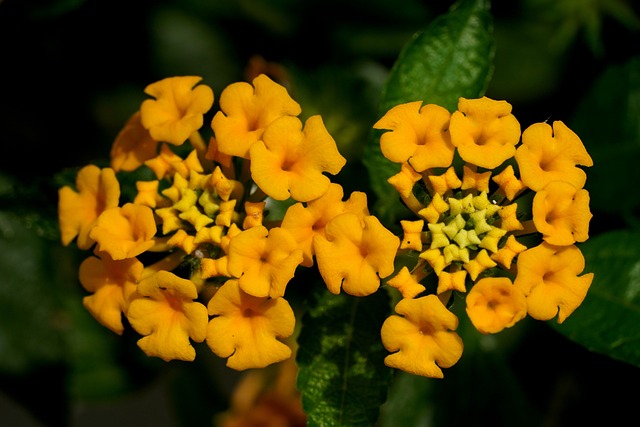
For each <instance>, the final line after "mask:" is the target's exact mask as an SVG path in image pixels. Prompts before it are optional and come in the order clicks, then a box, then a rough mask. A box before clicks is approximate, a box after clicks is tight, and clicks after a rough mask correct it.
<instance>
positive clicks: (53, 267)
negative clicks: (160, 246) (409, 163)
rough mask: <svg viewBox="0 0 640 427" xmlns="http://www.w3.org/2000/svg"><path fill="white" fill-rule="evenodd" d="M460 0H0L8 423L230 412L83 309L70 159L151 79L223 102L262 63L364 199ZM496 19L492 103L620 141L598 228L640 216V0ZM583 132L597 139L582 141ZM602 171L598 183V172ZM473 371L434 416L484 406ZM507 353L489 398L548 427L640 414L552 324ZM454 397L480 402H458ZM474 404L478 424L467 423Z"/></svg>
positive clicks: (632, 371) (522, 336) (180, 370)
mask: <svg viewBox="0 0 640 427" xmlns="http://www.w3.org/2000/svg"><path fill="white" fill-rule="evenodd" d="M452 4H453V2H452V1H419V0H377V1H370V0H369V1H365V0H323V1H319V0H307V1H305V2H301V1H295V0H238V1H198V0H180V1H178V0H159V1H151V0H138V1H135V2H132V1H125V0H111V1H104V0H102V1H101V0H30V1H24V0H2V1H0V76H1V79H0V89H1V91H0V138H1V141H2V149H3V153H2V155H0V425H2V426H3V427H4V426H6V427H13V426H16V427H22V426H25V427H26V426H33V427H39V426H77V427H83V426H92V427H97V426H112V425H119V426H134V425H135V426H146V425H153V426H155V427H163V426H191V425H194V426H203V425H212V419H213V417H214V416H215V414H217V413H219V412H221V411H224V410H225V409H226V408H227V407H228V405H229V393H230V391H231V389H232V386H233V384H234V381H235V380H236V379H237V375H238V374H237V373H235V372H230V371H229V370H228V369H227V368H225V366H224V361H223V360H218V359H217V358H216V357H215V356H214V355H213V354H211V352H209V351H207V349H206V348H202V349H200V351H198V358H197V359H196V362H194V363H180V362H171V363H169V364H167V363H164V362H162V361H160V360H151V359H148V358H146V357H145V356H144V354H143V353H142V352H141V351H140V350H139V349H138V347H137V346H136V344H135V341H136V340H137V338H138V337H137V336H134V334H133V333H131V335H129V334H128V333H127V332H125V334H124V336H123V337H118V336H115V335H114V334H113V333H111V332H110V331H108V330H107V329H106V328H103V327H101V326H100V325H98V324H97V322H95V321H94V319H93V318H92V317H91V316H90V315H89V314H88V313H87V312H85V310H84V308H83V307H82V303H81V299H82V296H83V290H82V288H81V286H80V284H79V282H78V281H77V267H78V265H79V262H80V261H81V260H82V259H83V257H84V256H85V254H80V253H78V252H77V251H76V250H75V249H74V248H72V247H67V248H64V247H62V246H61V245H60V244H59V236H58V234H57V233H58V232H57V228H56V227H57V224H56V220H57V218H56V209H57V188H58V186H59V185H61V184H62V183H66V181H65V171H67V172H68V171H75V168H78V167H81V166H84V165H86V164H88V163H95V164H99V165H105V164H106V162H107V161H108V154H109V150H110V147H111V144H112V142H113V140H114V138H115V136H116V134H117V133H118V131H119V130H120V128H121V127H122V126H123V124H124V123H125V121H126V120H127V119H128V117H129V116H130V115H131V114H132V113H133V112H134V111H135V110H137V108H138V106H139V104H140V102H141V101H142V100H143V99H145V98H146V96H145V95H144V93H143V89H144V87H145V86H146V85H148V84H149V83H152V82H155V81H157V80H160V79H162V78H164V77H168V76H174V75H198V76H202V77H203V83H206V84H208V85H209V86H211V87H212V88H213V90H214V93H215V96H216V101H217V99H218V97H219V94H220V92H221V90H222V89H223V88H224V87H226V86H227V85H228V84H230V83H232V82H236V81H240V80H247V81H250V80H251V78H252V76H255V75H256V74H258V73H261V72H264V73H267V74H269V75H271V76H273V77H275V78H276V79H277V80H278V81H280V82H281V83H282V84H284V85H285V86H286V87H287V88H288V89H289V91H290V93H291V95H292V97H293V98H294V99H295V100H297V101H298V102H299V103H300V104H301V106H302V110H303V114H304V115H306V116H308V115H312V114H321V115H322V116H323V119H324V121H325V124H326V126H327V128H328V129H329V131H330V133H331V134H332V135H333V136H334V138H335V139H336V142H337V144H338V147H339V149H340V151H341V152H342V153H343V155H345V157H347V159H348V160H349V166H348V170H347V171H346V172H345V174H346V175H345V176H343V177H342V180H343V184H344V186H345V187H346V188H345V193H347V191H351V190H353V189H356V188H357V189H361V190H365V191H366V190H367V182H366V173H364V171H365V169H364V166H363V165H362V164H361V162H360V154H361V149H362V145H363V144H364V142H365V141H366V139H367V137H368V135H369V130H370V128H371V125H372V124H373V123H374V122H375V121H376V120H377V118H378V111H377V105H378V98H379V97H380V94H381V89H382V85H383V84H384V81H385V78H386V76H387V73H388V72H389V69H390V67H391V66H392V65H393V63H394V61H395V60H396V58H397V57H398V54H399V53H400V51H401V49H402V47H403V46H404V45H405V44H406V43H407V42H408V41H409V40H410V39H411V37H412V35H413V34H414V33H416V32H417V31H419V30H421V29H423V28H424V27H425V26H426V25H428V23H429V22H431V21H432V20H433V19H434V18H435V17H437V16H439V15H440V14H442V13H444V12H446V11H447V10H448V9H449V7H450V6H451V5H452ZM492 13H493V17H494V34H495V41H496V51H495V60H494V63H495V71H494V75H493V79H492V81H491V84H490V86H489V87H488V90H487V96H489V97H492V98H495V99H506V100H508V101H509V102H510V103H511V104H512V105H513V112H514V114H515V115H516V117H517V118H518V119H519V120H520V122H521V123H523V124H526V125H528V124H531V123H534V122H540V121H544V120H548V119H549V120H562V121H564V122H565V123H568V124H569V125H570V127H572V128H573V129H574V130H576V131H577V133H578V134H579V135H581V137H582V138H583V141H584V142H585V144H586V145H587V146H588V147H590V145H589V144H591V146H592V147H593V146H594V145H597V147H596V148H597V149H599V150H601V151H602V152H607V151H611V150H614V152H615V150H616V149H617V148H624V150H623V151H620V152H624V153H626V154H625V158H624V159H618V160H616V158H615V157H610V158H611V162H613V163H615V162H616V161H620V162H621V163H620V164H621V165H622V166H620V167H619V168H617V169H618V170H617V171H616V172H615V173H616V175H615V176H612V177H611V180H612V181H611V187H612V188H611V192H610V193H608V194H605V195H602V196H592V197H594V201H595V202H596V205H595V207H594V208H592V209H593V211H594V218H593V220H592V222H591V233H592V234H597V233H598V232H601V231H608V230H614V229H617V228H624V227H627V226H628V225H629V224H630V223H635V224H636V225H637V213H638V207H639V206H640V203H638V198H637V197H635V196H629V193H630V192H631V189H630V188H629V187H626V188H621V185H620V184H626V183H636V182H639V181H640V172H639V168H637V167H634V159H637V158H639V155H640V139H638V138H637V137H638V135H640V126H639V125H638V123H640V120H639V119H640V117H638V116H635V118H634V117H625V118H624V119H625V121H624V122H622V119H623V118H621V117H620V114H618V112H619V110H618V109H617V108H618V107H619V106H620V104H622V103H626V104H625V105H627V104H629V103H631V104H633V103H634V102H635V103H636V104H635V107H634V108H635V110H634V109H625V110H624V111H636V112H640V95H639V93H638V89H637V88H638V87H640V74H639V73H638V70H639V69H640V68H639V67H638V66H637V63H638V61H639V60H640V57H639V56H638V55H640V19H639V16H640V7H639V5H638V2H636V1H624V0H555V1H552V0H518V1H509V2H507V1H494V2H493V4H492ZM629 64H635V65H636V66H633V67H630V66H629ZM629 70H631V72H629ZM629 82H631V83H633V84H631V85H629V86H628V85H627V83H629ZM603 85H604V86H603ZM629 87H631V88H636V89H634V90H635V91H634V92H631V89H628V88H629ZM627 106H628V105H627ZM215 108H216V106H215V105H214V110H215ZM620 111H622V109H621V110H620ZM594 122H595V123H594ZM622 123H624V125H622ZM587 124H588V125H589V126H591V128H594V127H595V128H597V129H598V130H597V132H594V133H592V134H591V135H585V134H583V133H581V132H580V126H584V127H585V128H587ZM625 126H626V127H625ZM598 138H600V140H597V139H598ZM622 138H626V139H625V144H624V147H622V144H619V143H620V142H621V139H622ZM630 138H635V139H631V142H630V144H631V145H629V144H627V142H629V139H630ZM616 144H619V145H616ZM603 156H604V154H603ZM603 158H604V157H603ZM596 163H597V162H596ZM611 166H613V165H611ZM612 173H613V172H612ZM602 174H604V173H601V175H600V176H599V177H598V174H597V172H596V174H595V175H596V180H598V179H599V180H600V182H602V181H603V180H606V179H607V177H608V176H603V175H602ZM589 176H590V178H589V179H591V175H589ZM66 179H68V176H67V178H66ZM587 186H589V182H588V183H587ZM349 187H350V188H349ZM597 197H600V199H599V200H596V199H597ZM525 323H526V322H525ZM487 351H488V350H487ZM463 359H464V356H463ZM473 363H474V362H473V360H472V359H471V358H470V359H469V360H468V361H465V362H464V363H461V366H459V367H458V366H456V367H454V368H452V369H450V370H449V372H451V374H450V377H451V378H450V383H454V384H455V385H456V387H457V388H456V389H451V388H450V389H448V390H449V392H447V393H442V394H441V395H440V397H439V399H441V400H445V398H446V399H448V400H446V401H441V400H437V402H439V404H442V405H443V406H444V407H447V405H449V406H451V409H450V411H462V412H455V413H456V414H458V415H456V416H451V418H450V419H449V421H450V422H445V423H443V424H438V425H470V424H471V425H483V424H486V423H487V420H488V419H489V418H490V416H491V414H490V411H489V410H488V409H486V407H485V408H484V409H483V408H482V406H481V403H482V402H483V399H480V396H482V395H483V394H486V392H487V389H485V388H483V387H485V386H484V384H486V383H481V382H478V383H473V382H469V381H468V378H469V377H467V376H465V375H464V374H463V373H464V372H466V371H465V370H469V369H473ZM502 363H503V365H504V366H508V367H509V369H510V370H509V372H510V375H509V376H508V377H504V376H502V375H500V373H499V371H494V369H498V367H495V366H494V367H486V366H483V367H480V366H478V367H477V368H478V369H481V370H483V372H482V375H483V377H485V380H487V379H488V382H489V383H491V382H492V383H493V384H494V385H493V387H495V388H496V389H497V391H496V390H493V389H492V391H496V392H497V393H498V394H497V395H501V393H502V394H506V393H508V392H509V390H512V388H513V387H516V388H518V389H521V390H523V395H524V396H525V397H526V400H525V401H524V402H520V403H519V404H522V405H523V406H526V407H527V408H528V409H527V410H531V408H533V409H532V410H533V412H535V413H536V414H537V415H538V417H539V424H538V425H545V426H562V425H568V423H571V425H574V424H575V425H578V424H580V423H583V422H586V421H591V422H593V421H594V420H605V419H606V420H608V421H611V420H616V419H620V420H622V419H627V418H626V417H631V419H634V417H635V414H636V408H635V405H636V402H637V398H638V395H637V393H635V392H633V390H634V389H635V387H634V386H635V384H637V383H638V381H640V372H639V370H638V368H636V367H634V366H631V365H629V364H626V363H624V362H621V361H616V360H613V359H610V358H608V357H606V356H603V355H600V354H597V353H594V352H590V351H588V350H586V349H584V348H582V347H581V346H579V345H577V344H574V343H572V342H571V341H569V340H568V339H566V338H564V337H563V336H561V335H559V334H558V333H557V332H555V331H554V330H552V329H551V328H549V327H548V326H547V325H546V324H544V323H533V322H532V323H526V324H525V325H523V326H522V327H521V328H520V329H519V332H518V334H517V337H514V341H513V345H512V347H511V350H510V352H509V353H508V354H505V355H504V360H503V361H502ZM500 372H502V371H500ZM447 375H449V374H447ZM445 381H447V379H445ZM456 381H457V382H456ZM460 389H464V390H466V391H465V393H466V394H465V396H466V395H468V394H470V393H475V396H477V397H478V399H479V400H478V401H477V402H476V403H473V402H468V401H464V402H461V401H459V399H458V398H457V397H456V396H458V392H459V390H460ZM456 390H458V391H456ZM629 390H631V391H629ZM490 395H491V396H496V394H490ZM456 401H457V403H455V404H454V402H456ZM504 402H505V403H504V404H512V402H511V401H509V400H508V399H505V400H504ZM485 403H486V402H485ZM430 405H433V402H432V403H431V404H430ZM425 406H429V405H427V404H425ZM456 408H457V409H456ZM516 409H518V408H517V407H516ZM453 413H454V412H450V415H451V414H453ZM474 416H475V417H481V416H486V418H482V420H484V421H482V422H481V421H479V420H480V419H481V418H476V422H475V423H474V422H473V420H474V418H473V417H474ZM425 425H427V424H425ZM494 425H509V424H508V423H505V424H501V423H500V421H496V424H494Z"/></svg>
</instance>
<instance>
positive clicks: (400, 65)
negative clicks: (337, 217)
mask: <svg viewBox="0 0 640 427" xmlns="http://www.w3.org/2000/svg"><path fill="white" fill-rule="evenodd" d="M494 50H495V48H494V42H493V22H492V17H491V14H490V11H489V2H488V1H486V0H461V1H458V2H457V3H455V4H454V5H453V6H452V7H451V9H450V10H449V11H448V12H447V13H446V14H443V15H440V16H439V17H437V18H436V19H434V20H433V21H432V22H431V23H430V24H429V26H428V27H427V28H426V29H424V30H423V31H421V32H418V33H417V34H415V35H414V37H413V39H412V40H411V41H410V42H409V43H408V44H407V45H405V47H404V48H403V50H402V52H400V55H399V57H398V59H397V61H396V62H395V63H394V65H393V67H392V69H391V72H390V74H389V77H388V79H387V82H386V85H385V88H384V91H383V95H382V100H381V103H380V109H379V116H382V115H383V114H384V113H385V112H386V111H387V110H389V109H390V108H391V107H393V106H395V105H398V104H403V103H406V102H411V101H417V100H422V101H423V102H425V103H430V104H438V105H441V106H443V107H445V108H447V109H448V110H449V111H454V110H455V109H456V108H457V105H458V99H459V98H460V97H465V98H477V97H480V96H482V94H483V93H484V91H485V90H486V88H487V86H488V84H489V80H490V78H491V74H492V71H493V67H492V61H493V56H494ZM380 134H381V132H379V131H376V132H372V138H371V140H370V141H369V144H367V146H366V147H365V153H364V155H365V157H364V163H365V165H366V166H367V168H368V171H369V176H370V179H371V187H372V189H373V191H374V192H375V195H376V196H377V198H378V200H377V202H376V205H375V206H374V211H375V212H376V215H378V216H379V217H380V219H381V221H382V222H383V223H387V224H388V223H390V222H394V221H395V220H396V218H398V217H399V216H401V215H403V213H406V212H408V211H407V209H406V208H405V207H403V206H401V205H402V204H401V203H400V202H399V201H398V196H397V194H396V192H395V190H394V189H393V187H391V185H389V184H388V183H387V179H388V178H389V177H391V176H392V175H395V174H396V173H397V172H398V171H399V170H400V165H398V164H394V163H391V162H390V161H388V160H387V159H386V158H384V156H382V153H381V151H380V146H379V138H380Z"/></svg>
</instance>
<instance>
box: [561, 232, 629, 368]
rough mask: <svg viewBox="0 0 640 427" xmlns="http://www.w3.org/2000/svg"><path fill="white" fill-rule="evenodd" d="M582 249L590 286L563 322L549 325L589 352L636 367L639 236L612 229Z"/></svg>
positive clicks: (590, 241)
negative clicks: (591, 275)
mask: <svg viewBox="0 0 640 427" xmlns="http://www.w3.org/2000/svg"><path fill="white" fill-rule="evenodd" d="M580 248H581V250H582V252H583V253H584V256H585V259H586V263H587V265H586V268H585V272H593V273H594V279H593V283H592V284H591V287H590V289H589V292H588V293H587V296H586V298H585V299H584V301H583V303H582V305H581V306H580V307H578V309H576V311H575V312H573V313H572V314H571V315H570V316H569V317H568V318H567V319H566V320H565V321H564V323H562V324H561V325H558V324H557V323H556V322H555V320H554V321H550V322H549V324H550V325H551V326H552V327H553V328H554V329H557V330H558V331H559V332H560V333H562V334H563V335H565V336H566V337H568V338H569V339H571V340H572V341H574V342H576V343H578V344H580V345H582V346H583V347H586V348H587V349H589V350H592V351H595V352H598V353H602V354H605V355H607V356H609V357H612V358H614V359H618V360H622V361H625V362H628V363H630V364H633V365H636V366H640V328H638V325H640V233H638V232H632V231H624V230H619V231H611V232H608V233H604V234H601V235H599V236H597V237H594V238H592V239H590V240H588V241H587V242H585V243H584V244H583V245H581V246H580Z"/></svg>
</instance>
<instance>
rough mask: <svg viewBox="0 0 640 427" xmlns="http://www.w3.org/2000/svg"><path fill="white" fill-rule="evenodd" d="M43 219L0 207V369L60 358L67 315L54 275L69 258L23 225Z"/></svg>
mask: <svg viewBox="0 0 640 427" xmlns="http://www.w3.org/2000/svg"><path fill="white" fill-rule="evenodd" d="M45 220H46V219H45V218H41V217H39V216H38V215H36V214H34V213H29V214H26V213H21V214H20V215H18V214H17V213H15V212H9V211H6V210H0V252H1V253H2V257H0V276H1V277H2V280H1V281H0V307H2V310H0V371H4V372H9V373H24V372H27V371H29V370H30V369H31V368H33V366H34V365H36V364H38V365H40V364H46V363H50V364H53V363H59V362H61V361H62V360H63V358H64V350H65V349H64V339H63V334H64V333H65V331H66V326H67V322H66V321H67V317H66V313H65V312H64V310H62V309H61V302H60V289H59V288H58V287H57V286H58V284H59V282H56V280H55V277H56V272H57V271H58V269H59V268H60V266H64V265H66V262H67V261H68V260H66V259H65V253H64V251H59V250H54V249H53V247H52V245H51V244H50V242H47V241H46V240H44V239H42V238H41V237H40V236H39V235H38V232H37V230H35V229H32V228H30V227H28V225H27V224H28V223H30V222H32V223H34V224H37V225H38V226H39V227H44V225H43V224H42V223H43V221H45Z"/></svg>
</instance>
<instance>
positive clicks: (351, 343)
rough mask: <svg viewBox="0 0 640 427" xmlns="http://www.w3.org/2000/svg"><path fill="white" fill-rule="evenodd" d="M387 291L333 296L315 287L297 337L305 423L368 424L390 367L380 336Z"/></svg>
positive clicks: (371, 422)
mask: <svg viewBox="0 0 640 427" xmlns="http://www.w3.org/2000/svg"><path fill="white" fill-rule="evenodd" d="M388 304H389V301H388V297H387V294H386V292H381V291H379V292H376V293H375V294H373V295H371V296H368V297H352V296H349V295H347V294H345V293H341V294H339V295H333V294H331V293H329V291H327V289H326V288H324V287H318V290H317V291H316V292H315V295H314V298H313V299H312V300H311V301H308V307H309V308H308V312H307V313H306V314H305V315H304V317H303V318H302V329H301V332H300V337H299V338H298V344H299V349H298V353H297V363H298V367H299V375H298V388H299V389H300V391H301V393H302V404H303V406H304V410H305V412H306V413H307V417H308V425H309V426H362V427H365V426H372V425H374V423H375V421H376V419H377V418H378V410H379V406H380V405H381V404H382V403H383V402H384V400H385V398H386V391H387V387H388V386H389V381H390V373H391V370H390V369H389V368H387V367H385V365H384V356H385V355H386V352H385V350H384V348H383V347H382V343H381V341H380V328H381V326H382V321H383V320H384V319H383V318H382V317H381V316H380V313H385V312H386V311H388V306H389V305H388Z"/></svg>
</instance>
